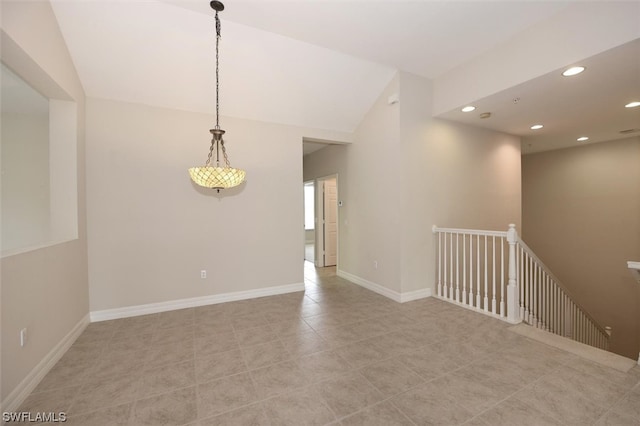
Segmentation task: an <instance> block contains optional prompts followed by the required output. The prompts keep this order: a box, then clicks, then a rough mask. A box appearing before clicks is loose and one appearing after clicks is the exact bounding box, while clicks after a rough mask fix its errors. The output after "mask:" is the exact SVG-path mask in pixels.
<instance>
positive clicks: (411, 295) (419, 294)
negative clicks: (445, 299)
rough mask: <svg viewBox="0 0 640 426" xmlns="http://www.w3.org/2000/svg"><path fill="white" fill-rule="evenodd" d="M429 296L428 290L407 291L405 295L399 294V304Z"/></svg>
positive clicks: (429, 290) (429, 291)
mask: <svg viewBox="0 0 640 426" xmlns="http://www.w3.org/2000/svg"><path fill="white" fill-rule="evenodd" d="M431 296H432V294H431V289H430V288H423V289H420V290H414V291H408V292H406V293H400V303H404V302H411V301H412V300H418V299H424V298H425V297H431Z"/></svg>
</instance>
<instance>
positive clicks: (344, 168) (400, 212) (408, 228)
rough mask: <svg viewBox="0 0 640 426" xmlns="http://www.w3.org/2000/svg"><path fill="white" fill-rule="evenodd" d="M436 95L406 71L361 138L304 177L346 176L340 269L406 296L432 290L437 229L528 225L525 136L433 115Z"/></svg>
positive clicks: (335, 149)
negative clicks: (524, 217)
mask: <svg viewBox="0 0 640 426" xmlns="http://www.w3.org/2000/svg"><path fill="white" fill-rule="evenodd" d="M392 93H398V94H399V96H400V102H399V103H398V104H395V105H389V104H388V102H387V100H388V97H389V95H391V94H392ZM431 93H432V89H431V82H430V81H429V80H426V79H424V78H421V77H418V76H415V75H411V74H408V73H399V74H398V75H397V76H396V78H395V79H394V80H393V81H392V82H391V83H390V85H389V87H387V89H386V90H385V92H383V93H382V94H381V96H380V98H379V99H378V101H377V102H376V104H375V105H374V106H373V107H372V109H371V111H369V113H368V114H367V116H366V117H365V118H364V120H363V122H362V124H361V125H360V126H359V128H358V131H357V132H356V133H355V135H354V142H353V144H351V145H349V146H340V145H335V146H329V147H327V148H324V149H322V150H320V151H317V152H315V153H313V154H311V155H308V156H306V157H305V161H304V178H305V180H308V179H312V178H314V177H320V176H326V175H329V174H332V173H338V175H339V179H338V184H339V194H340V199H341V200H342V201H343V203H344V205H343V207H341V208H340V210H339V212H340V231H339V232H340V239H339V257H340V258H339V262H338V264H339V266H340V269H341V270H343V271H345V272H348V273H350V274H353V275H356V276H357V277H360V278H364V279H366V280H368V281H371V282H373V283H376V284H379V285H382V286H384V287H386V288H388V289H390V290H393V291H395V292H398V293H407V292H411V291H414V290H420V289H424V288H431V287H432V286H433V284H434V275H435V271H434V267H435V262H434V261H433V258H434V257H433V256H434V253H433V248H434V244H435V243H434V237H433V233H432V232H431V227H432V225H434V224H436V225H438V226H449V227H468V228H480V229H496V230H506V229H507V225H508V224H509V223H515V224H516V225H518V226H519V225H520V209H521V206H520V201H521V195H520V140H519V139H518V138H516V137H513V136H510V135H506V134H502V133H497V132H492V131H488V130H484V129H477V128H473V127H469V126H463V125H459V124H454V123H451V122H447V121H443V120H436V119H432V118H431V115H430V103H429V100H430V99H431ZM391 166H397V167H396V168H392V167H391ZM374 260H378V269H377V270H376V269H374V267H373V261H374Z"/></svg>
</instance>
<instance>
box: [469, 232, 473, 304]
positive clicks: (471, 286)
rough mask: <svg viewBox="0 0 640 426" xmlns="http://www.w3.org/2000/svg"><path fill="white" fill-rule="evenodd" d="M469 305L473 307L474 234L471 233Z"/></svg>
mask: <svg viewBox="0 0 640 426" xmlns="http://www.w3.org/2000/svg"><path fill="white" fill-rule="evenodd" d="M469 306H471V307H473V234H471V235H469Z"/></svg>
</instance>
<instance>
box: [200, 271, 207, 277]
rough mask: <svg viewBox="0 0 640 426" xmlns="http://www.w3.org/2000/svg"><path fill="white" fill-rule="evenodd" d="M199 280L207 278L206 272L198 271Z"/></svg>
mask: <svg viewBox="0 0 640 426" xmlns="http://www.w3.org/2000/svg"><path fill="white" fill-rule="evenodd" d="M200 278H207V271H206V270H204V269H203V270H202V271H200Z"/></svg>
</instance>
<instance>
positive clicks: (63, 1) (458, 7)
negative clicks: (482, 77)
mask: <svg viewBox="0 0 640 426" xmlns="http://www.w3.org/2000/svg"><path fill="white" fill-rule="evenodd" d="M52 4H53V9H54V12H55V14H56V17H57V19H58V21H59V24H60V28H61V31H62V34H63V36H64V38H65V40H66V42H67V45H68V47H69V50H70V53H71V56H72V59H73V61H74V63H75V65H76V68H77V70H78V74H79V76H80V79H81V81H82V84H83V86H84V89H85V92H86V94H87V96H90V97H98V98H105V99H114V100H121V101H126V102H136V103H142V104H147V105H154V106H161V107H167V108H173V109H180V110H190V111H201V112H213V109H214V105H215V103H214V100H215V97H214V52H215V51H214V49H215V32H214V23H213V11H212V10H211V8H210V7H209V4H208V1H206V0H197V1H195V0H148V1H140V2H138V1H134V2H130V1H126V2H125V1H101V0H97V1H86V0H72V1H69V0H53V1H52ZM609 4H611V5H614V6H615V4H616V3H615V2H609ZM637 4H639V5H640V3H637ZM614 6H612V7H614ZM568 7H575V6H572V3H571V2H560V1H551V2H538V1H460V2H457V1H401V0H384V1H357V0H352V1H347V0H344V1H319V0H315V1H314V0H289V1H272V0H254V1H241V0H234V1H231V0H229V1H228V2H227V3H226V4H225V10H224V11H223V12H221V14H220V17H221V20H222V41H221V53H220V62H221V64H220V66H221V71H220V73H221V112H222V114H223V115H229V116H235V117H240V118H248V119H255V120H261V121H268V122H275V123H283V124H290V125H298V126H305V127H313V128H324V129H332V130H338V131H344V132H351V131H353V130H354V129H355V128H356V126H357V125H358V124H359V122H360V121H361V119H362V117H363V116H364V114H365V113H366V112H367V111H368V109H369V108H370V106H371V104H372V103H373V101H374V100H375V99H376V98H377V97H378V96H379V94H380V93H381V91H382V89H383V88H384V87H385V86H386V85H387V84H388V82H389V81H390V80H391V78H392V77H393V76H394V74H395V73H396V71H397V70H403V71H407V72H411V73H414V74H418V75H421V76H424V77H426V78H430V79H436V81H437V79H439V78H442V76H446V75H447V73H449V72H450V71H451V70H454V69H459V68H460V67H463V66H464V65H465V64H466V63H469V62H470V61H473V60H474V59H476V58H478V57H482V55H486V54H487V52H490V51H492V50H493V49H495V48H500V46H504V45H505V44H506V43H508V42H509V41H510V40H512V39H514V38H515V37H518V36H519V35H520V34H522V33H523V32H524V31H526V30H528V29H529V28H531V27H533V26H536V25H539V24H540V23H541V22H544V21H548V20H552V19H554V17H556V16H557V15H558V14H560V13H562V12H563V11H565V9H566V8H568ZM638 12H639V14H638V17H639V18H638V31H639V33H640V8H638ZM608 24H609V25H612V26H614V25H615V23H608ZM612 28H614V27H612ZM585 31H588V28H587V29H585ZM579 36H580V35H578V34H576V35H575V37H579ZM544 42H547V43H548V42H549V40H546V41H544ZM557 42H558V43H560V42H562V40H557ZM608 50H609V49H607V51H606V52H602V55H603V56H602V57H595V56H594V57H593V58H584V63H585V64H587V71H586V72H585V73H584V78H583V77H581V80H576V81H580V83H575V84H572V86H571V87H569V86H567V84H566V79H565V80H563V78H562V77H560V78H558V75H559V74H558V73H557V72H555V70H554V72H550V73H547V74H545V75H541V76H539V77H537V78H535V79H531V80H530V81H527V82H523V83H522V84H521V85H515V86H513V87H509V88H505V90H502V91H500V92H498V93H493V94H491V95H490V96H486V97H483V98H482V99H474V103H477V105H476V107H477V109H476V111H475V112H474V114H469V115H464V114H460V112H459V108H458V107H457V106H456V108H455V109H450V110H448V111H445V112H442V113H440V114H439V116H440V117H442V118H446V119H451V120H457V121H461V122H467V123H469V124H472V125H478V126H482V127H489V128H493V129H496V130H500V131H505V132H508V133H511V134H516V135H519V136H521V137H523V141H525V147H526V144H529V145H532V146H534V147H533V148H532V147H529V150H530V151H532V152H533V151H535V150H539V149H536V147H537V146H539V147H540V149H549V147H551V148H554V147H558V145H557V143H556V142H554V140H557V139H558V138H560V137H562V138H564V139H566V140H567V141H569V139H571V141H570V142H571V143H572V144H573V143H575V140H574V139H572V138H573V134H574V133H576V132H583V131H584V132H587V131H588V132H592V134H594V135H596V133H597V135H598V136H594V138H593V139H592V140H591V141H592V142H593V141H597V139H598V138H604V139H602V140H608V139H611V138H612V136H611V135H613V134H615V135H618V136H619V135H620V134H619V133H618V132H619V131H620V130H623V129H628V128H640V108H637V109H636V111H632V112H629V111H624V108H622V113H620V114H614V113H613V112H612V110H615V109H616V108H617V106H618V104H619V103H620V102H622V101H623V98H624V99H631V98H634V99H635V100H640V44H639V43H638V42H637V41H636V42H631V43H628V44H627V45H626V46H623V47H620V48H619V51H611V52H608ZM598 56H599V55H598ZM567 65H570V64H567ZM612 70H614V71H615V73H614V74H611V72H612ZM516 99H518V101H515V100H516ZM571 100H573V103H572V102H571ZM631 100H633V99H631ZM430 101H431V100H425V102H430ZM600 101H602V102H600ZM514 104H518V107H517V109H514V108H513V106H512V105H514ZM587 104H588V105H591V106H592V107H591V108H583V109H578V108H577V107H578V106H581V107H585V106H586V105H587ZM460 106H462V105H460ZM605 111H606V112H607V113H606V114H605ZM480 112H492V117H491V118H490V119H487V120H482V119H479V118H478V114H479V113H480ZM625 114H626V115H625ZM614 115H615V118H614ZM539 120H544V125H545V128H544V132H541V133H539V134H538V135H544V136H546V137H547V138H550V139H547V140H545V141H542V142H540V141H537V140H534V139H532V138H534V137H538V136H535V135H534V134H532V132H531V130H530V129H529V126H530V125H531V124H534V122H537V121H539ZM585 123H588V124H589V125H590V126H591V127H588V128H585V127H584V125H585ZM596 123H599V125H598V128H597V129H596V127H595V126H596ZM581 126H582V128H584V129H585V130H580V131H579V129H580V127H581ZM598 132H599V133H598ZM554 138H555V139H554ZM607 138H608V139H607ZM554 144H555V145H554ZM525 151H526V149H525Z"/></svg>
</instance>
